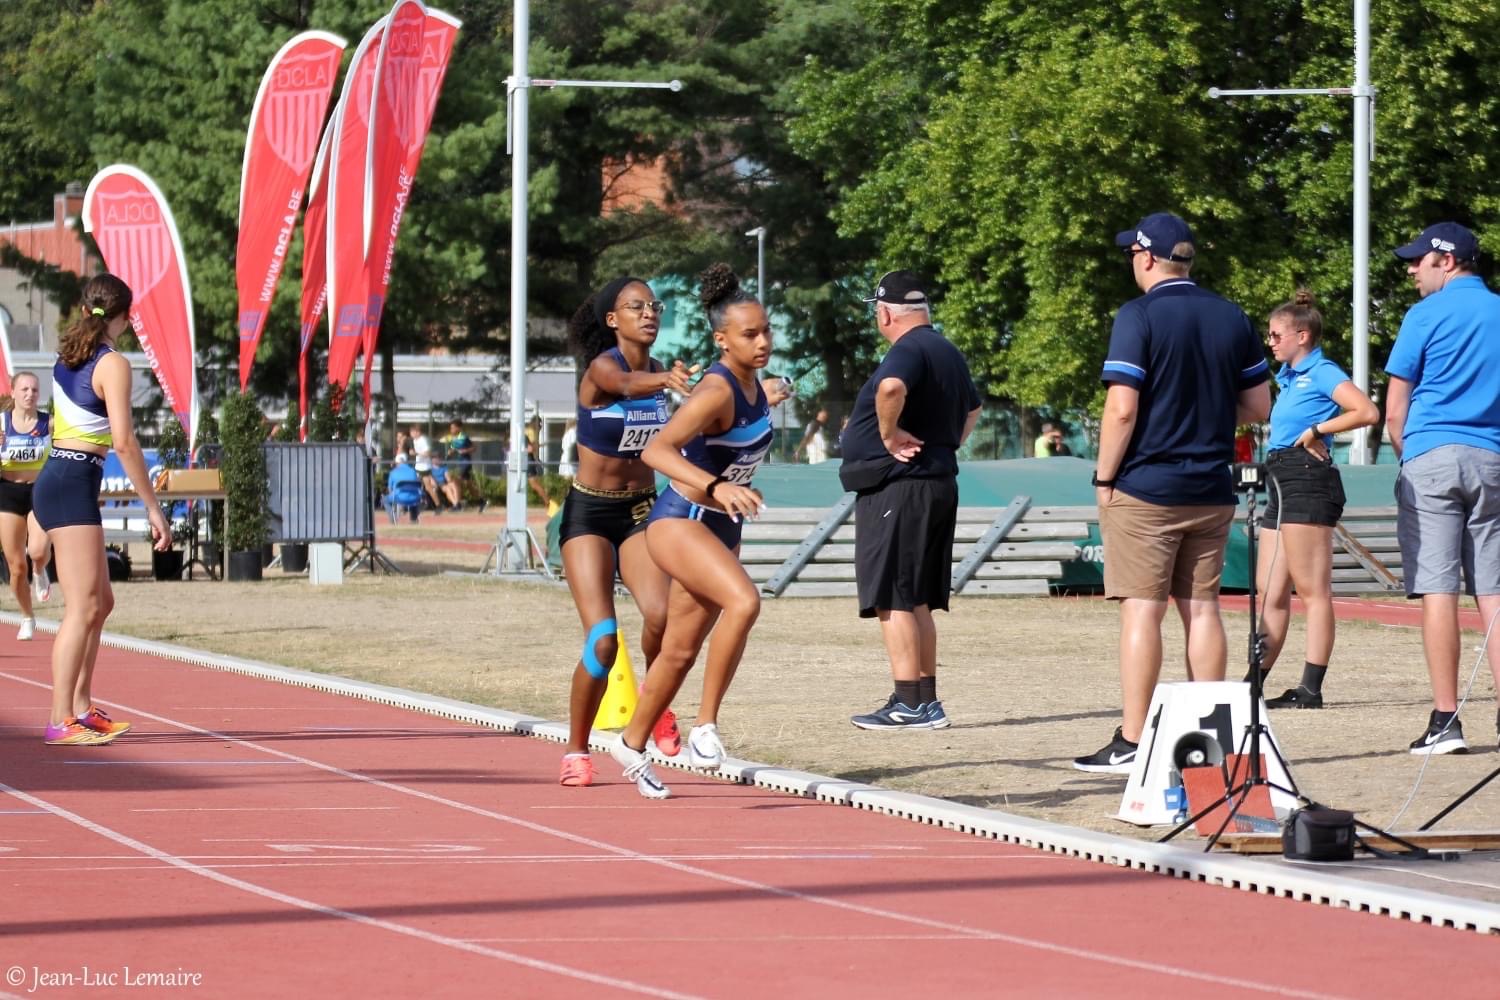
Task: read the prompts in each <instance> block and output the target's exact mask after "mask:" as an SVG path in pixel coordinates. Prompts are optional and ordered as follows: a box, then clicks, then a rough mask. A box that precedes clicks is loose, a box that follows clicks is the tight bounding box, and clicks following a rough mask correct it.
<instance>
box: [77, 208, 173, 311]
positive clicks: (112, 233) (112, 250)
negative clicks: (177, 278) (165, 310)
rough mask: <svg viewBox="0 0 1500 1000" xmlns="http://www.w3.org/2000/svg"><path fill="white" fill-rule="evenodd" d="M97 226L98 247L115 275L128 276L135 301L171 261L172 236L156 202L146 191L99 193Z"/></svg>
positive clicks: (151, 285) (143, 296)
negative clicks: (98, 219) (163, 221)
mask: <svg viewBox="0 0 1500 1000" xmlns="http://www.w3.org/2000/svg"><path fill="white" fill-rule="evenodd" d="M98 200H99V217H100V222H99V225H98V226H96V231H95V233H94V237H95V239H96V240H97V241H98V243H99V250H100V252H102V253H103V254H104V259H105V260H106V261H108V262H109V266H110V268H111V269H113V270H114V271H115V273H116V274H120V275H127V276H129V278H128V280H129V283H130V286H131V291H132V292H134V293H135V298H136V300H137V301H139V300H141V299H144V298H145V297H146V296H147V295H150V294H151V290H152V289H153V288H155V287H156V286H157V284H159V283H160V282H161V279H162V278H165V277H166V276H167V267H168V266H169V265H170V264H171V262H172V245H171V244H172V237H171V235H170V234H168V232H167V227H166V226H165V225H164V224H163V223H162V218H161V214H160V213H159V212H158V211H157V209H156V201H155V199H153V198H152V197H151V195H149V194H147V193H146V192H144V191H143V192H140V193H138V194H137V193H134V192H131V193H128V194H106V193H105V192H103V191H101V192H99V196H98Z"/></svg>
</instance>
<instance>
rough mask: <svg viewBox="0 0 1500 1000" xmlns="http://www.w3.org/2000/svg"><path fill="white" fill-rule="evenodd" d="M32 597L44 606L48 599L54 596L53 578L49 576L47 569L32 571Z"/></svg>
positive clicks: (34, 569)
mask: <svg viewBox="0 0 1500 1000" xmlns="http://www.w3.org/2000/svg"><path fill="white" fill-rule="evenodd" d="M31 595H32V596H33V597H35V598H36V599H37V600H39V601H41V602H42V603H43V604H46V603H47V598H49V597H51V596H52V578H51V577H49V576H48V575H47V567H45V566H43V567H41V568H40V569H36V568H33V569H32V573H31Z"/></svg>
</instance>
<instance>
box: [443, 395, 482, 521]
mask: <svg viewBox="0 0 1500 1000" xmlns="http://www.w3.org/2000/svg"><path fill="white" fill-rule="evenodd" d="M446 444H447V448H448V479H449V481H450V482H452V483H454V484H455V485H456V487H457V491H458V495H459V499H460V500H461V501H463V502H462V503H460V504H459V506H460V507H462V506H463V503H467V502H469V501H474V502H476V503H478V504H479V513H481V514H483V513H484V508H485V507H487V506H488V505H489V503H488V501H487V500H485V498H484V495H483V494H482V493H481V492H480V491H479V484H478V483H476V482H475V481H474V441H473V439H472V438H470V437H469V434H468V432H467V431H465V430H464V422H463V421H462V420H459V419H458V418H457V417H454V418H453V419H452V420H450V421H448V439H447V442H446Z"/></svg>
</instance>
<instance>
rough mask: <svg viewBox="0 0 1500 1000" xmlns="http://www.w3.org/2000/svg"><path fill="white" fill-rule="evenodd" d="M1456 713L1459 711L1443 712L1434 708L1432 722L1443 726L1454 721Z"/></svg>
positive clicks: (1439, 726)
mask: <svg viewBox="0 0 1500 1000" xmlns="http://www.w3.org/2000/svg"><path fill="white" fill-rule="evenodd" d="M1456 715H1458V712H1457V711H1456V710H1455V711H1452V712H1443V711H1439V710H1438V709H1436V708H1434V709H1433V710H1432V722H1433V724H1434V725H1436V726H1437V727H1438V728H1442V727H1443V726H1446V725H1447V724H1448V723H1450V722H1452V721H1453V718H1454V716H1456Z"/></svg>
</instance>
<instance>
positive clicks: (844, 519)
mask: <svg viewBox="0 0 1500 1000" xmlns="http://www.w3.org/2000/svg"><path fill="white" fill-rule="evenodd" d="M853 499H854V498H853V494H846V495H845V496H844V497H843V498H842V499H841V500H840V501H839V502H838V503H836V504H834V505H833V506H832V507H827V508H823V507H780V508H777V507H772V508H771V509H769V510H767V511H766V512H765V513H764V514H763V515H762V516H761V518H760V519H759V520H757V521H753V522H751V523H749V524H746V525H745V530H744V544H743V547H742V548H741V550H740V558H741V560H742V561H743V562H744V564H745V569H746V570H747V571H748V572H749V574H750V579H751V580H753V581H755V583H756V584H757V585H758V586H759V587H760V589H761V591H762V592H763V593H764V594H766V595H768V596H771V597H848V596H853V595H854V593H855V584H854V504H853ZM1097 521H1098V509H1097V508H1096V507H1093V506H1033V505H1032V504H1031V501H1030V499H1029V498H1028V497H1025V496H1019V497H1016V498H1015V499H1014V500H1013V501H1012V502H1011V503H1010V505H1009V506H1006V507H961V508H959V512H958V526H957V529H956V530H955V532H954V546H953V559H954V566H953V592H954V593H955V594H994V595H1033V596H1046V595H1047V594H1048V593H1050V587H1051V586H1052V585H1054V584H1056V583H1057V582H1058V581H1059V579H1060V578H1061V577H1062V576H1063V571H1064V566H1065V564H1066V563H1068V562H1070V561H1072V560H1075V559H1077V558H1078V555H1079V546H1080V545H1082V544H1084V543H1085V542H1086V541H1087V540H1088V538H1089V535H1090V529H1091V527H1092V526H1093V525H1094V524H1096V523H1097ZM1400 578H1401V552H1400V549H1399V548H1398V546H1397V544H1396V509H1395V508H1394V507H1350V508H1348V509H1347V510H1346V511H1345V513H1344V520H1343V522H1342V523H1341V524H1340V525H1339V527H1338V528H1337V529H1335V532H1334V554H1333V589H1334V592H1335V593H1337V594H1369V593H1375V592H1399V591H1400V589H1401V584H1400Z"/></svg>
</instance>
